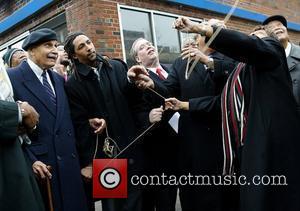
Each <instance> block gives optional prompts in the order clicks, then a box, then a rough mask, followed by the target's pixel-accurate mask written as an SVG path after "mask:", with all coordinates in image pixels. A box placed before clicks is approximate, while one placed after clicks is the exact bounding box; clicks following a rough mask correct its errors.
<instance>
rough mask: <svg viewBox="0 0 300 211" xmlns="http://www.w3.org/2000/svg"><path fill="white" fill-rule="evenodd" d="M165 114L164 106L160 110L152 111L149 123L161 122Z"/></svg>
mask: <svg viewBox="0 0 300 211" xmlns="http://www.w3.org/2000/svg"><path fill="white" fill-rule="evenodd" d="M163 112H164V109H163V107H162V106H161V107H159V108H154V109H152V110H151V111H150V113H149V121H150V122H151V123H155V122H160V121H161V119H162V115H163Z"/></svg>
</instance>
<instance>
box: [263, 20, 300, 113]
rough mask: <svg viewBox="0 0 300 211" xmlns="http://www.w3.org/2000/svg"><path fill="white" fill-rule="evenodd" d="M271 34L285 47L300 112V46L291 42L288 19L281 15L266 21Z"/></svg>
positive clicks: (265, 23)
mask: <svg viewBox="0 0 300 211" xmlns="http://www.w3.org/2000/svg"><path fill="white" fill-rule="evenodd" d="M263 25H265V28H266V30H267V32H268V33H269V34H272V35H274V36H275V37H277V39H278V40H279V41H280V43H281V44H282V45H283V47H284V49H285V54H286V58H287V63H288V68H289V72H290V74H291V78H292V82H293V93H294V97H295V99H296V101H297V109H298V113H299V114H300V47H299V46H298V45H295V44H293V43H291V42H290V38H289V34H288V32H287V21H286V19H285V17H283V16H281V15H274V16H270V17H268V18H267V19H266V20H265V21H264V22H263Z"/></svg>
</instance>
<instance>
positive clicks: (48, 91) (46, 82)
mask: <svg viewBox="0 0 300 211" xmlns="http://www.w3.org/2000/svg"><path fill="white" fill-rule="evenodd" d="M42 77H43V85H44V87H45V90H46V92H47V94H48V95H49V98H50V100H51V102H52V103H53V104H54V105H55V106H56V96H55V95H54V93H53V90H52V88H51V86H50V84H49V82H48V80H47V72H46V71H43V74H42Z"/></svg>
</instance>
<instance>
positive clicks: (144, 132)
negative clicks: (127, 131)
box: [104, 122, 156, 169]
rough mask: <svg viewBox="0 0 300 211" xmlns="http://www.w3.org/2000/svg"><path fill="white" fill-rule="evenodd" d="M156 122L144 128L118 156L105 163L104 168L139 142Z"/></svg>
mask: <svg viewBox="0 0 300 211" xmlns="http://www.w3.org/2000/svg"><path fill="white" fill-rule="evenodd" d="M155 124H156V122H154V123H152V124H151V125H150V126H149V127H148V128H147V129H146V130H144V131H143V132H142V133H141V134H140V135H138V136H137V137H136V138H135V139H134V140H133V141H131V142H130V143H129V144H128V145H127V146H126V147H125V148H124V149H122V150H121V151H120V152H119V153H118V154H117V155H116V156H114V157H113V158H112V159H110V161H109V162H108V163H107V164H106V165H105V167H104V169H105V168H106V167H108V166H109V165H110V164H111V162H113V160H114V159H116V158H117V157H119V156H120V155H121V154H122V153H123V152H125V151H126V150H127V149H128V148H129V147H130V146H132V145H133V144H134V143H135V142H137V141H138V140H139V139H140V138H141V137H143V136H144V135H145V134H146V133H147V132H148V131H149V130H151V128H153V126H154V125H155Z"/></svg>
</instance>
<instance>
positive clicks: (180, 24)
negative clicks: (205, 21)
mask: <svg viewBox="0 0 300 211" xmlns="http://www.w3.org/2000/svg"><path fill="white" fill-rule="evenodd" d="M197 25H198V24H197V23H195V22H192V21H191V20H190V19H188V18H186V17H179V18H177V19H176V20H175V21H174V23H173V28H175V29H177V30H179V31H181V32H187V33H197V32H198V30H197Z"/></svg>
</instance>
